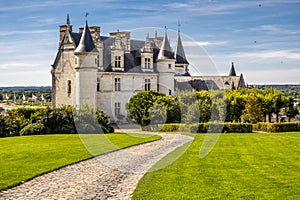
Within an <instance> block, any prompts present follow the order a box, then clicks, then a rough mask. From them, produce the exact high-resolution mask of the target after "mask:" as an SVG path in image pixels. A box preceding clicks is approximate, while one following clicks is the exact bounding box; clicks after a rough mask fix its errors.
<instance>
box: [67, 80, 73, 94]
mask: <svg viewBox="0 0 300 200" xmlns="http://www.w3.org/2000/svg"><path fill="white" fill-rule="evenodd" d="M67 91H68V95H70V94H71V91H72V84H71V80H68V82H67Z"/></svg>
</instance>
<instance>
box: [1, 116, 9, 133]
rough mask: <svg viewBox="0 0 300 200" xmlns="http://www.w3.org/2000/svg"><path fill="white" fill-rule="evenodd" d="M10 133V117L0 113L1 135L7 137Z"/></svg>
mask: <svg viewBox="0 0 300 200" xmlns="http://www.w3.org/2000/svg"><path fill="white" fill-rule="evenodd" d="M9 135H10V131H9V118H8V116H7V115H3V114H0V137H7V136H9Z"/></svg>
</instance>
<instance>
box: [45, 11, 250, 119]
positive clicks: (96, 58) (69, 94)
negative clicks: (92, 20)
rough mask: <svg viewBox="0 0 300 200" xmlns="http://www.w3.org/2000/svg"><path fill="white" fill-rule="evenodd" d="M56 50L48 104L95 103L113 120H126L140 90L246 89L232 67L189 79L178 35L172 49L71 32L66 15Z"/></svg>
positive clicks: (162, 43)
mask: <svg viewBox="0 0 300 200" xmlns="http://www.w3.org/2000/svg"><path fill="white" fill-rule="evenodd" d="M59 31H60V42H59V49H58V52H57V55H56V58H55V61H54V64H53V65H52V70H51V74H52V103H53V106H63V105H73V106H80V105H83V104H89V105H94V106H96V107H98V108H99V109H100V110H102V111H104V112H105V113H106V114H108V115H109V116H110V117H111V119H112V120H118V119H119V120H120V119H121V120H122V119H123V120H125V119H126V117H127V111H126V108H125V106H126V103H127V102H128V101H129V99H130V98H131V97H132V96H133V95H134V94H136V93H138V92H140V91H147V90H155V91H160V92H162V93H165V94H166V95H171V94H174V93H175V92H176V91H178V90H191V89H193V90H203V89H206V90H207V89H238V88H244V87H245V81H244V78H243V75H242V74H241V75H240V76H236V73H235V69H234V66H233V63H232V66H231V69H230V72H229V75H228V76H191V75H190V74H189V69H188V66H189V62H188V61H187V59H186V56H185V52H184V48H183V45H182V41H181V37H180V32H179V31H178V37H177V41H176V46H175V49H174V51H173V50H172V48H171V46H170V43H169V40H168V36H167V32H166V31H165V34H164V37H158V36H157V34H155V37H154V38H149V36H147V38H146V40H145V41H140V40H132V39H131V38H130V32H119V31H118V32H113V33H110V34H109V36H108V37H107V36H102V35H100V27H99V26H90V27H89V26H88V23H87V21H86V23H85V26H84V28H79V32H78V33H77V32H73V30H72V25H70V19H69V16H67V21H66V25H61V26H60V30H59Z"/></svg>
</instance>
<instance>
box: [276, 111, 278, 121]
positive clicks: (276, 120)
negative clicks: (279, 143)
mask: <svg viewBox="0 0 300 200" xmlns="http://www.w3.org/2000/svg"><path fill="white" fill-rule="evenodd" d="M278 121H279V116H278V113H276V122H278Z"/></svg>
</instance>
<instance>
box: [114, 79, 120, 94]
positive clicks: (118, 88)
mask: <svg viewBox="0 0 300 200" xmlns="http://www.w3.org/2000/svg"><path fill="white" fill-rule="evenodd" d="M115 91H121V78H115Z"/></svg>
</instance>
